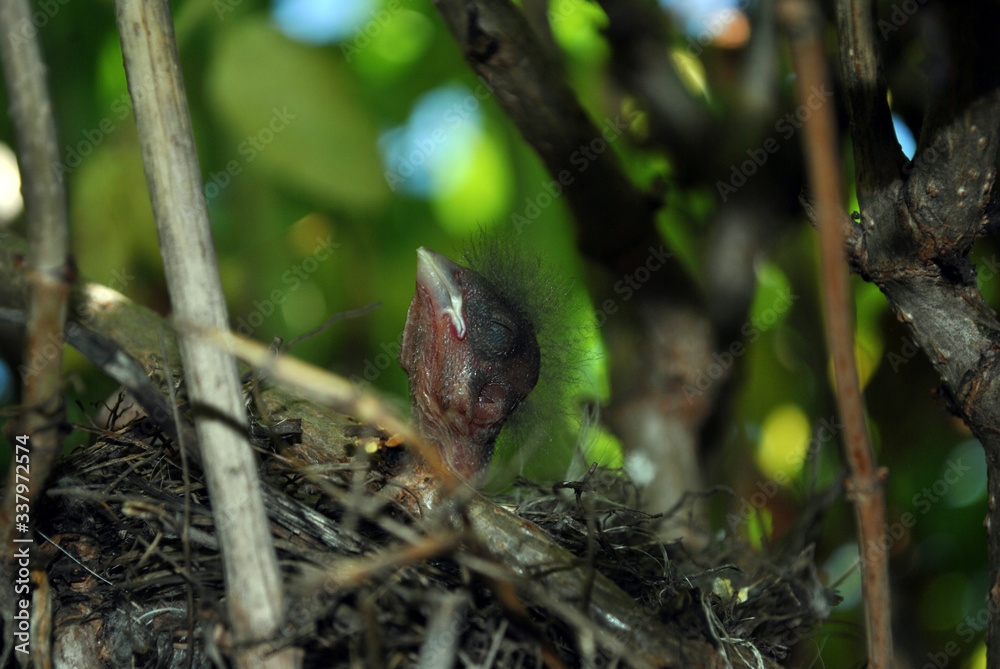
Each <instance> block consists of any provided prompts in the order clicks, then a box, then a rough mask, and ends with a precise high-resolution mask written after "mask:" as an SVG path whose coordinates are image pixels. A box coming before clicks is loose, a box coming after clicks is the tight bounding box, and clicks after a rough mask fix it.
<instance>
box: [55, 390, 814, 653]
mask: <svg viewBox="0 0 1000 669" xmlns="http://www.w3.org/2000/svg"><path fill="white" fill-rule="evenodd" d="M278 404H280V405H281V408H282V410H283V411H285V413H286V415H285V417H286V418H290V417H294V416H289V415H288V414H296V413H299V414H302V413H303V412H304V410H303V409H302V406H303V405H297V406H293V405H291V404H290V403H288V402H284V403H278ZM276 406H277V404H272V405H271V408H275V407H276ZM315 420H316V419H315V416H312V415H307V416H306V418H305V419H304V421H303V425H304V427H306V429H307V432H308V425H309V424H310V423H313V422H315ZM330 420H334V421H335V426H334V427H333V428H331V429H332V430H333V431H334V432H336V433H337V434H339V435H341V437H340V441H339V443H338V444H335V445H334V446H331V448H330V452H331V453H334V454H335V455H330V454H328V453H324V452H321V449H319V450H318V449H317V448H316V446H315V444H314V443H311V442H310V439H309V438H308V435H307V438H306V439H303V438H302V434H301V433H300V432H299V431H298V429H297V428H296V424H295V423H294V422H293V423H291V426H292V427H291V428H288V427H287V426H288V425H289V423H288V422H286V423H284V425H285V429H284V430H278V431H276V430H274V429H266V430H265V429H263V428H261V427H260V426H259V425H257V424H256V423H255V434H256V435H258V437H257V445H258V450H259V453H260V460H261V477H262V479H263V481H264V482H265V484H266V485H265V486H264V492H265V505H266V507H267V512H268V516H269V519H270V522H271V528H272V536H273V537H274V542H275V545H276V548H277V552H278V557H279V561H280V565H281V568H282V573H283V576H284V579H285V597H286V602H285V608H286V611H287V615H286V622H285V624H284V625H283V626H282V628H281V630H280V633H279V635H278V636H277V637H276V638H273V639H268V640H265V641H264V643H265V644H266V645H267V646H268V647H269V648H273V649H279V648H282V647H288V646H292V647H296V648H298V649H301V654H302V655H301V656H302V658H303V665H304V666H306V667H331V666H333V667H341V666H343V667H348V666H350V667H411V666H413V667H452V666H455V667H538V666H542V665H546V666H550V667H576V666H586V667H590V666H593V667H603V666H609V667H614V666H688V667H700V666H706V667H707V666H713V667H714V666H751V667H765V666H775V665H776V664H778V663H780V662H781V661H782V660H783V659H785V658H786V657H787V656H788V654H789V651H790V649H791V647H792V646H793V645H794V644H795V643H797V642H798V641H800V640H803V639H806V638H808V637H809V636H810V635H811V634H812V633H813V632H814V631H815V629H816V627H817V626H818V624H819V623H820V622H821V621H822V620H823V619H824V618H825V617H826V615H827V614H828V612H829V601H828V593H827V591H826V590H825V589H824V588H823V587H822V586H821V585H820V584H819V581H818V579H817V576H816V572H815V568H814V564H813V560H812V553H811V551H810V550H809V549H805V550H804V551H798V552H796V553H795V554H793V555H791V556H789V557H788V558H785V559H780V560H778V559H773V560H769V559H765V558H763V557H761V556H759V555H757V554H754V553H753V552H751V551H748V550H747V548H746V546H745V545H743V544H742V543H740V542H738V541H736V540H735V539H732V538H728V539H721V540H720V539H718V538H717V537H714V535H711V534H706V533H703V534H700V535H698V536H700V537H701V539H698V538H695V539H691V538H690V535H689V539H688V541H687V542H685V543H682V542H680V541H675V542H670V541H664V540H663V538H662V537H663V536H664V527H665V524H669V523H670V522H671V521H676V520H677V519H678V518H679V517H681V516H685V515H688V516H690V515H692V506H691V505H688V504H683V505H681V506H679V508H678V509H675V510H674V512H673V513H672V514H666V515H660V516H651V515H649V514H646V513H643V512H641V511H637V510H636V509H635V508H633V507H634V506H635V503H636V499H637V495H638V494H639V493H638V491H637V490H636V488H635V487H634V486H633V485H632V484H631V483H630V482H629V481H628V479H627V478H626V477H625V476H624V475H623V474H622V473H621V472H619V471H615V470H607V469H596V468H592V469H591V470H590V471H589V472H588V473H587V475H586V476H584V477H582V479H581V480H578V481H568V482H562V483H559V484H556V485H554V486H551V487H546V486H540V485H535V484H531V483H528V482H525V481H521V482H519V484H518V485H517V486H516V487H515V489H514V492H513V493H512V494H510V495H507V496H503V497H495V498H491V500H482V499H481V498H480V496H479V495H477V494H475V493H472V492H471V491H470V492H468V493H467V494H465V496H464V497H462V496H461V495H458V496H456V497H455V498H454V499H451V500H450V501H449V502H448V503H447V504H443V505H442V506H441V508H440V509H439V510H438V512H436V513H431V512H427V513H423V512H421V511H419V510H418V511H417V512H414V510H413V508H410V507H408V505H407V504H406V503H401V502H400V500H401V499H403V498H405V497H406V494H407V493H406V490H405V486H402V485H400V484H396V483H394V482H393V471H394V470H397V469H399V468H400V467H406V466H407V465H406V462H405V460H406V456H405V455H404V454H403V453H404V452H403V450H402V449H400V448H393V447H391V446H387V445H386V442H387V441H391V439H390V440H386V439H384V436H385V435H380V434H379V431H378V430H374V429H373V428H370V427H368V426H364V425H358V424H356V423H354V422H353V421H351V420H350V419H348V418H346V417H341V418H335V419H334V418H331V419H330ZM279 433H281V434H280V435H279ZM373 442H377V443H378V449H376V450H375V455H374V456H372V455H371V451H372V449H371V448H366V445H370V444H371V443H373ZM53 480H54V481H55V483H54V484H53V486H52V488H51V489H50V490H49V494H48V495H47V497H46V501H45V506H44V508H43V509H41V513H40V514H39V517H40V518H41V519H42V522H41V524H40V530H41V532H43V533H44V537H45V539H47V541H44V542H40V545H39V549H38V552H39V555H40V556H41V558H42V559H41V560H40V561H39V562H41V563H44V564H45V568H44V572H43V573H42V574H40V575H36V579H42V580H47V587H46V588H41V587H39V590H40V591H46V592H48V593H49V597H50V606H49V609H48V610H49V611H50V612H51V613H50V615H51V625H52V627H51V628H52V629H53V630H54V633H53V639H54V640H55V642H54V647H53V648H52V656H53V658H54V660H55V664H56V666H60V665H61V666H72V667H77V666H95V665H96V664H98V663H103V664H104V666H112V667H126V666H127V667H186V666H195V667H207V666H216V667H222V666H228V662H229V659H228V658H232V657H233V656H234V654H235V653H237V652H238V651H239V650H240V648H238V647H237V646H236V644H235V643H234V642H233V640H232V639H231V638H230V636H229V634H228V629H229V625H228V624H227V609H226V605H225V583H224V578H223V569H222V560H221V557H220V550H219V540H218V537H217V535H216V532H215V526H214V523H213V519H212V509H211V500H210V499H209V497H208V494H207V491H206V487H205V482H204V477H203V474H202V472H201V471H200V469H198V468H197V466H196V464H195V463H193V462H188V461H187V460H186V459H185V458H182V457H181V453H180V451H179V449H178V448H177V446H176V444H174V443H172V442H171V441H170V439H168V438H167V437H166V436H165V435H164V434H162V433H161V432H160V431H159V430H158V429H157V428H156V427H155V426H153V425H152V424H151V423H150V422H149V420H148V419H146V418H140V419H138V420H136V421H134V422H133V423H131V424H129V425H128V426H125V427H123V428H121V429H119V430H116V431H103V432H102V434H101V436H100V438H99V439H98V440H97V441H96V443H94V444H93V445H91V446H88V447H85V448H80V449H78V450H77V451H75V452H74V453H72V454H71V455H69V456H68V457H67V458H66V459H65V460H64V462H63V464H62V466H61V468H60V470H59V471H58V472H57V474H56V476H55V477H54V478H53ZM474 499H475V500H479V501H476V502H473V501H471V500H474ZM473 504H478V505H479V507H473ZM475 508H482V509H489V510H490V511H489V513H488V514H487V515H497V517H499V516H504V517H506V514H505V513H504V511H503V509H507V510H509V511H511V512H513V514H515V515H516V516H517V520H516V522H517V528H515V530H513V532H514V534H513V535H510V536H507V537H506V538H501V539H497V538H496V537H491V536H489V535H490V534H491V533H492V532H493V530H492V529H490V528H491V526H490V525H489V524H488V523H487V524H486V525H483V524H482V523H479V524H478V525H477V524H476V522H474V521H473V520H470V518H472V517H473V516H474V515H475V513H476V512H475ZM525 521H530V523H526V522H525ZM489 522H492V521H489ZM532 524H533V526H537V528H540V529H541V531H542V532H541V534H543V535H545V536H543V537H542V539H539V540H538V541H551V542H553V543H554V544H557V545H560V546H562V547H563V548H564V549H565V551H564V552H562V553H559V554H558V555H563V556H565V555H566V551H568V555H569V559H568V560H566V562H565V563H560V562H561V561H562V560H563V558H560V557H558V555H557V556H555V557H552V558H550V559H534V562H533V563H532V564H530V565H529V566H527V567H524V564H525V560H527V559H528V558H526V557H525V556H526V554H527V551H528V550H529V549H528V543H523V544H522V543H521V540H520V539H517V538H516V533H517V532H519V531H525V532H527V531H529V529H530V531H533V532H537V530H536V529H534V527H533V526H532ZM484 527H485V528H486V529H484ZM511 536H513V537H515V538H513V539H512V538H510V537H511ZM546 537H547V538H546ZM705 537H714V538H710V539H705ZM532 541H536V540H535V539H533V540H532ZM532 545H534V544H532ZM692 546H700V547H699V548H698V549H697V550H695V549H694V548H692ZM531 550H534V549H531ZM529 561H530V560H529ZM514 563H517V564H520V565H521V566H520V567H517V568H515V567H512V566H511V565H512V564H514ZM553 578H563V581H560V583H562V586H560V587H558V588H557V587H555V586H553V585H551V584H552V583H553V582H554V581H553ZM574 579H575V580H574ZM608 579H610V582H613V585H606V583H608ZM40 585H41V584H40ZM615 586H617V588H618V589H620V591H623V592H624V595H622V596H621V597H619V598H618V599H620V600H621V602H619V601H618V599H615V597H612V596H609V595H607V592H609V591H610V590H614V589H615ZM615 591H616V592H618V590H615ZM602 598H603V599H602ZM602 601H603V602H604V603H603V604H600V606H598V604H599V603H600V602H602ZM609 601H610V602H612V603H611V604H608V602H609ZM619 605H620V606H621V607H622V608H621V610H616V609H615V607H616V606H619ZM640 629H645V630H647V631H645V632H639V631H637V630H640ZM648 630H654V632H653V633H652V634H651V633H650V632H649V631H648ZM655 630H659V632H656V631H655ZM643 634H645V635H646V636H645V637H644V636H643ZM657 634H662V636H663V637H664V638H661V639H653V640H650V639H649V638H648V637H650V636H656V635H657ZM667 637H669V639H668V638H667ZM657 644H660V645H659V646H657ZM657 648H660V649H661V651H658V650H657ZM662 648H667V649H668V651H669V652H668V651H662Z"/></svg>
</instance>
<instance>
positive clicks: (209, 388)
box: [115, 0, 297, 667]
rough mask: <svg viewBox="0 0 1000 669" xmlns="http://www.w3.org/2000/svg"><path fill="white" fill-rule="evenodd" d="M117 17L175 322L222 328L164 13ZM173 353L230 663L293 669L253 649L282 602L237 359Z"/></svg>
mask: <svg viewBox="0 0 1000 669" xmlns="http://www.w3.org/2000/svg"><path fill="white" fill-rule="evenodd" d="M115 8H116V15H117V20H118V32H119V34H120V36H121V42H122V54H123V55H124V59H125V71H126V75H127V78H128V86H129V93H130V94H131V96H132V100H133V103H134V105H135V116H136V125H137V128H138V132H139V140H140V145H141V147H142V157H143V164H144V166H145V170H146V180H147V182H148V184H149V193H150V199H151V200H152V204H153V213H154V214H155V217H156V223H157V230H158V232H159V236H160V243H161V247H162V253H163V258H164V268H165V270H166V274H167V285H168V288H169V290H170V299H171V304H172V306H173V309H174V313H175V314H176V316H177V317H178V318H181V319H183V320H184V321H186V322H190V323H198V324H200V325H204V326H206V327H225V326H226V324H227V321H228V318H227V315H226V307H225V302H224V299H223V296H222V285H221V281H220V279H219V272H218V264H217V260H216V257H215V250H214V248H213V244H212V239H211V232H210V229H209V223H208V214H207V212H206V209H205V201H204V196H203V194H202V190H201V177H200V170H199V168H198V159H197V155H196V153H195V148H194V139H193V137H192V134H191V119H190V116H189V114H188V107H187V98H186V94H185V92H184V84H183V81H182V79H181V72H180V64H179V58H178V55H177V45H176V42H175V40H174V34H173V23H172V18H171V15H170V7H169V4H168V3H167V2H166V0H117V1H116V2H115ZM180 349H181V356H182V358H183V361H184V374H185V382H186V384H187V388H188V394H189V396H190V399H191V404H192V407H193V410H194V417H195V429H196V433H197V437H198V443H199V447H200V449H201V452H202V463H203V466H204V469H205V474H206V479H207V483H208V488H209V493H210V495H211V499H212V512H213V515H214V517H215V521H216V525H217V527H218V530H219V537H220V540H221V545H222V557H223V564H224V571H225V578H226V594H227V597H226V599H227V604H228V608H229V622H230V625H231V626H232V629H233V633H234V637H235V641H236V643H237V645H238V646H241V647H242V648H243V649H244V650H243V651H242V652H240V653H239V654H238V655H237V657H236V665H237V666H241V667H293V666H296V664H297V662H296V655H297V653H296V651H295V650H294V649H286V650H284V651H281V652H278V653H275V654H273V655H270V656H267V655H266V654H265V652H264V651H263V650H262V649H260V648H258V647H257V646H255V645H254V644H258V643H260V642H263V641H266V640H269V639H271V638H272V637H274V636H275V634H276V633H277V631H278V628H279V626H280V625H281V623H282V622H283V620H284V604H283V601H284V600H283V595H282V586H281V578H280V574H279V572H278V565H277V555H276V553H275V549H274V544H273V542H272V539H271V534H270V529H269V526H268V523H267V517H266V514H265V511H264V503H263V501H262V499H261V490H260V481H259V480H258V479H257V466H256V462H255V460H254V456H253V452H252V450H251V448H250V444H249V443H248V441H247V433H248V427H247V419H246V411H245V409H244V406H243V397H242V391H241V388H240V383H239V374H238V371H237V366H236V360H235V358H234V357H233V356H232V355H231V354H230V353H228V352H226V351H220V350H219V349H218V348H216V347H213V346H211V345H209V344H207V343H206V342H204V341H202V340H201V339H199V338H198V337H195V336H193V335H191V334H190V333H184V332H182V333H181V334H180Z"/></svg>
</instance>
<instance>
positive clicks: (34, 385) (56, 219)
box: [0, 0, 73, 558]
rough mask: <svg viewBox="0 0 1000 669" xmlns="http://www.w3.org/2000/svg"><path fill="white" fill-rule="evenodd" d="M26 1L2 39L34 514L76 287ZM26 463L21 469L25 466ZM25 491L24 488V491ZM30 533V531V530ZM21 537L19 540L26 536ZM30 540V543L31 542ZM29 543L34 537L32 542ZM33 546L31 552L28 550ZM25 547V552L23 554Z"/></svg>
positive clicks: (1, 537) (6, 530)
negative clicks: (18, 234)
mask: <svg viewBox="0 0 1000 669" xmlns="http://www.w3.org/2000/svg"><path fill="white" fill-rule="evenodd" d="M31 16H32V9H31V7H30V5H29V4H28V2H27V1H26V0H3V1H2V2H0V26H3V27H4V28H5V31H4V34H3V35H2V37H0V55H2V57H3V71H4V79H5V81H6V84H7V91H8V96H9V99H10V115H11V118H12V120H13V122H14V127H15V129H16V131H17V146H18V161H19V164H20V168H21V179H22V182H23V184H24V185H23V186H22V191H23V193H24V199H25V208H26V211H27V216H28V234H29V238H30V245H29V250H28V255H27V269H28V273H27V276H28V281H27V291H28V317H27V330H26V333H27V337H26V342H27V343H26V348H25V352H24V362H23V364H22V366H21V368H20V370H19V371H21V376H22V382H23V393H22V397H21V401H22V405H23V407H24V409H23V415H22V417H21V421H20V424H19V425H18V427H17V434H19V435H26V436H27V437H28V438H29V439H30V449H31V450H30V475H29V477H28V485H27V494H26V495H24V497H27V508H28V509H33V508H34V501H35V500H36V499H37V498H38V495H39V493H41V491H42V487H43V486H44V484H45V479H46V478H47V476H48V473H49V471H50V470H51V467H52V463H53V462H54V461H55V458H56V457H57V456H58V455H59V450H60V446H61V444H60V434H59V423H60V422H61V421H60V418H61V416H62V414H63V399H62V333H63V325H64V323H65V322H66V303H67V299H68V295H69V286H70V282H71V281H72V279H73V276H72V275H73V269H72V264H71V262H70V260H69V231H68V224H67V213H66V193H65V190H64V188H63V183H62V181H61V180H60V178H59V176H58V175H57V174H56V172H55V171H54V170H53V169H52V165H54V164H56V163H57V162H58V148H57V142H56V130H55V122H54V121H53V118H52V103H51V101H50V100H49V94H48V90H47V89H46V77H45V65H44V63H43V61H42V53H41V49H40V47H39V45H38V38H37V30H36V29H35V26H34V24H33V23H32V22H31ZM19 462H20V461H19ZM17 474H18V468H16V467H14V466H11V468H10V475H9V477H8V481H7V486H6V489H5V491H4V500H3V507H2V508H0V547H2V549H0V550H2V554H3V556H4V558H9V557H10V556H11V555H13V551H14V549H13V545H12V544H11V539H12V538H14V534H15V532H14V520H15V519H14V516H13V515H12V514H13V513H14V511H15V508H25V506H24V505H23V501H24V500H23V499H22V500H17V501H19V502H22V504H19V505H18V506H17V507H15V493H16V490H17V486H16V485H15V484H16V483H20V482H22V481H18V480H17V478H16V477H17ZM22 489H23V486H22ZM29 529H30V528H29ZM27 533H28V530H19V531H18V532H17V534H19V535H21V534H27ZM29 536H30V535H29ZM25 538H27V537H25ZM24 545H27V544H24ZM19 547H20V546H19Z"/></svg>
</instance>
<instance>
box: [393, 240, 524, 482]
mask: <svg viewBox="0 0 1000 669" xmlns="http://www.w3.org/2000/svg"><path fill="white" fill-rule="evenodd" d="M518 299H519V297H518V296H517V295H511V294H505V291H504V286H502V285H498V284H497V282H491V281H489V280H487V279H486V278H484V276H482V275H481V274H480V273H478V272H476V271H473V270H471V269H469V268H467V267H463V266H461V265H459V264H457V263H455V262H453V261H451V260H449V259H448V258H446V257H444V256H443V255H441V254H439V253H436V252H434V251H431V250H429V249H425V248H422V247H421V248H420V249H418V250H417V287H416V292H415V293H414V295H413V301H412V302H411V303H410V308H409V310H408V311H407V314H406V325H405V327H404V329H403V340H402V345H401V347H400V350H399V364H400V365H401V366H402V367H403V370H404V371H405V372H406V374H407V376H408V377H409V381H410V399H411V401H412V403H413V411H414V417H415V421H416V424H417V428H418V429H419V430H420V433H421V435H422V436H423V437H424V438H425V439H427V440H428V441H429V442H430V443H432V444H434V445H435V446H436V447H437V449H438V451H439V453H440V454H441V458H442V459H443V460H444V461H445V462H446V463H447V464H448V465H449V466H450V467H451V468H452V469H454V470H455V472H456V473H458V474H459V475H460V476H461V477H463V478H464V479H466V480H467V481H469V482H470V483H473V484H475V483H477V482H481V480H482V478H483V475H484V474H485V472H486V470H487V469H488V468H489V464H490V461H491V459H492V457H493V447H494V442H495V441H496V438H497V435H498V434H499V433H500V429H501V428H502V427H503V425H504V422H505V421H506V420H507V419H508V418H509V417H510V415H511V414H512V413H513V412H514V410H515V409H517V407H518V405H519V404H520V403H521V401H522V400H524V398H525V397H526V396H527V395H528V393H530V392H531V390H532V389H533V388H534V387H535V384H536V383H537V382H538V374H539V368H540V364H541V354H540V350H539V345H538V339H537V336H536V330H535V326H534V325H533V323H532V322H531V320H530V319H529V316H528V315H527V314H526V313H525V311H523V310H522V309H520V308H518V306H516V304H517V301H518Z"/></svg>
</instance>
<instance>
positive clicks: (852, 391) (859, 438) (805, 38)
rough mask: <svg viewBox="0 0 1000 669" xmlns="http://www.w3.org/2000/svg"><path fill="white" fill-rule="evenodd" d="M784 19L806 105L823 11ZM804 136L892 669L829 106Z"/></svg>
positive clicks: (819, 71) (817, 72) (881, 504)
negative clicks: (820, 17)
mask: <svg viewBox="0 0 1000 669" xmlns="http://www.w3.org/2000/svg"><path fill="white" fill-rule="evenodd" d="M781 14H782V19H783V21H784V24H785V27H786V29H787V31H788V36H789V42H790V45H791V50H792V61H793V64H794V66H795V71H796V73H797V75H798V76H797V84H798V93H799V99H800V101H801V102H802V103H803V104H805V103H806V100H807V99H808V98H809V96H810V95H812V91H814V90H816V89H817V88H819V87H821V86H826V85H827V74H826V60H825V57H824V54H823V42H822V39H821V38H820V32H819V25H820V24H819V20H818V10H817V9H816V8H815V6H814V5H813V4H812V3H810V2H808V0H785V2H784V3H783V5H782V7H781ZM804 132H805V142H804V144H805V152H806V159H807V165H808V171H809V181H810V188H811V189H812V191H813V193H814V194H815V196H816V214H817V222H818V226H819V232H820V247H821V250H822V255H821V261H820V264H821V266H822V275H823V286H824V292H825V297H826V299H825V300H824V312H825V315H826V327H827V333H828V335H827V336H828V339H829V344H828V345H829V347H830V351H831V354H832V355H833V366H834V374H835V378H836V387H837V405H838V406H839V408H840V415H841V419H842V420H843V422H844V433H845V434H844V450H845V459H846V460H847V462H848V465H849V466H850V470H851V478H850V481H849V485H848V490H849V495H850V497H851V498H852V500H853V502H854V509H855V518H856V520H857V525H858V528H857V529H858V544H859V547H860V550H861V565H862V570H861V574H862V589H863V592H864V602H865V627H866V630H867V633H868V665H869V666H870V667H872V668H873V669H888V667H890V666H891V665H892V627H891V617H890V611H891V607H890V597H889V565H888V557H889V556H888V553H887V551H885V550H884V549H883V548H882V546H884V545H885V544H884V543H883V541H882V539H883V533H884V529H883V528H884V527H885V497H884V480H885V472H884V471H883V470H880V469H879V467H878V465H877V464H876V462H875V458H874V455H873V454H872V450H871V444H870V443H869V441H868V430H867V427H866V425H865V413H864V403H863V399H862V397H861V386H860V383H859V382H858V370H857V364H856V362H855V359H854V319H853V317H852V314H853V313H854V305H853V300H852V294H851V290H850V284H849V282H848V275H847V258H846V255H845V252H844V240H845V237H846V234H845V232H846V231H845V230H844V222H845V221H846V220H848V219H846V216H845V214H844V212H843V210H842V207H841V197H842V193H843V186H842V183H841V168H840V162H839V160H838V159H837V155H838V148H837V134H836V125H835V121H834V113H833V109H832V108H831V105H829V104H824V105H822V106H820V107H819V108H818V109H814V110H813V114H812V115H811V116H810V117H809V118H808V119H807V120H806V122H805V127H804Z"/></svg>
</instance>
